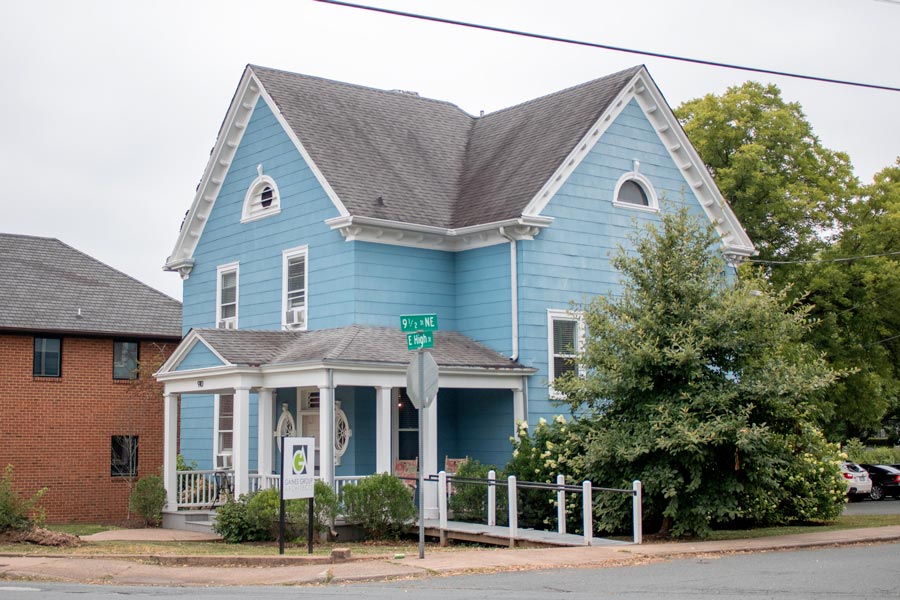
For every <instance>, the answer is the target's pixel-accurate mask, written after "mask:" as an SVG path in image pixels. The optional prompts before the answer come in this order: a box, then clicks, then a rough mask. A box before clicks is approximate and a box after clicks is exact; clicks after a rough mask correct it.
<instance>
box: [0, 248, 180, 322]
mask: <svg viewBox="0 0 900 600" xmlns="http://www.w3.org/2000/svg"><path fill="white" fill-rule="evenodd" d="M79 309H81V316H80V317H79V316H78V310H79ZM0 329H12V330H28V331H52V332H72V333H75V332H77V333H89V334H104V335H120V336H134V337H159V338H173V339H178V338H181V303H180V302H178V301H177V300H174V299H172V298H170V297H168V296H166V295H165V294H163V293H162V292H159V291H157V290H155V289H153V288H151V287H149V286H147V285H144V284H143V283H141V282H139V281H137V280H136V279H133V278H132V277H129V276H128V275H125V274H124V273H122V272H120V271H117V270H115V269H113V268H112V267H109V266H107V265H105V264H103V263H102V262H100V261H98V260H96V259H94V258H92V257H90V256H88V255H87V254H84V253H83V252H80V251H78V250H76V249H74V248H72V247H71V246H68V245H66V244H64V243H62V242H60V241H59V240H57V239H53V238H42V237H33V236H27V235H13V234H3V233H0Z"/></svg>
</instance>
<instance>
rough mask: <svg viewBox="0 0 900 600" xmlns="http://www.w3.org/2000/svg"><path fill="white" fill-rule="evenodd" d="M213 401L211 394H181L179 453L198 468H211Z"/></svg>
mask: <svg viewBox="0 0 900 600" xmlns="http://www.w3.org/2000/svg"><path fill="white" fill-rule="evenodd" d="M213 401H214V397H213V396H212V395H194V394H183V395H182V396H181V444H180V447H179V449H178V452H179V454H181V456H183V457H184V459H185V461H187V463H188V464H191V462H192V461H193V462H195V463H197V468H198V469H212V468H213V417H214V415H213Z"/></svg>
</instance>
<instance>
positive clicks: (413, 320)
mask: <svg viewBox="0 0 900 600" xmlns="http://www.w3.org/2000/svg"><path fill="white" fill-rule="evenodd" d="M437 328H438V322H437V315H435V314H431V315H400V331H402V332H404V333H410V332H413V331H434V330H435V329H437ZM430 347H431V346H426V348H430Z"/></svg>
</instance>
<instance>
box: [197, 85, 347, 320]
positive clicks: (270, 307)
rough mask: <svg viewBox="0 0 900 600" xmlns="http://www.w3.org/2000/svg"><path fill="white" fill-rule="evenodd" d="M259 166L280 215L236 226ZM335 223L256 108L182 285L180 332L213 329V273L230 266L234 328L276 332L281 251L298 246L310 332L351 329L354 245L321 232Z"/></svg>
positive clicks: (298, 161) (305, 172)
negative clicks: (234, 271)
mask: <svg viewBox="0 0 900 600" xmlns="http://www.w3.org/2000/svg"><path fill="white" fill-rule="evenodd" d="M259 164H262V166H263V173H264V174H266V175H268V176H270V177H272V178H273V179H274V180H275V182H276V184H277V186H278V191H279V196H280V203H281V213H280V214H278V215H275V216H272V217H266V218H263V219H259V220H256V221H252V222H250V223H241V211H242V209H243V204H244V196H245V195H246V193H247V189H248V188H249V187H250V185H251V183H252V182H253V180H254V179H256V177H257V171H256V167H257V165H259ZM336 216H338V212H337V209H336V208H335V207H334V205H333V204H332V202H331V200H330V199H329V198H328V197H327V195H326V193H325V191H324V190H323V189H322V187H321V186H320V185H319V183H318V181H317V180H316V179H315V176H314V175H313V173H312V171H311V170H310V169H309V167H308V166H307V164H306V163H305V161H304V160H303V159H302V157H301V156H300V154H299V152H297V149H296V147H295V146H294V144H293V143H292V142H291V140H290V139H289V138H288V136H287V135H286V134H285V133H284V130H283V129H282V128H281V125H280V124H279V123H278V121H277V120H276V119H275V116H274V115H273V114H272V112H271V111H270V110H269V109H268V107H267V106H266V105H265V102H264V101H262V100H260V101H259V102H258V103H257V106H256V108H255V109H254V112H253V116H252V117H251V119H250V122H249V123H248V125H247V131H246V133H245V134H244V137H243V139H242V140H241V143H240V146H239V147H238V149H237V151H236V153H235V156H234V160H233V161H232V164H231V167H230V168H229V170H228V174H227V175H226V177H225V180H224V182H223V183H222V189H221V190H220V192H219V195H218V197H217V198H216V202H215V205H214V207H213V210H212V212H211V214H210V217H209V221H208V222H207V224H206V227H205V228H204V230H203V235H202V236H201V238H200V241H199V243H198V244H197V248H196V250H195V251H194V260H195V265H194V269H193V271H192V272H191V276H190V277H189V278H188V279H187V280H186V281H185V282H184V307H183V325H184V330H185V332H187V331H188V330H189V329H191V328H197V327H215V325H216V323H215V315H216V305H215V302H216V267H217V266H218V265H223V264H227V263H232V262H238V263H239V265H240V272H239V280H238V326H239V327H240V328H241V329H279V328H280V327H281V298H282V251H283V250H286V249H290V248H295V247H298V246H307V247H308V248H309V255H308V258H307V260H308V271H309V281H308V284H307V285H308V291H309V299H308V306H309V309H308V310H309V312H308V319H309V327H310V328H314V329H322V328H327V327H338V326H343V325H350V324H351V323H352V322H353V312H354V310H353V308H354V307H353V301H354V297H355V295H354V289H353V285H352V282H353V274H354V259H353V248H354V245H353V244H348V243H346V242H344V240H343V238H342V237H341V235H340V234H339V233H338V232H336V231H332V230H331V229H330V228H329V227H328V226H326V225H325V224H324V221H325V219H329V218H332V217H336Z"/></svg>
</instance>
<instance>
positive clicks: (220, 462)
mask: <svg viewBox="0 0 900 600" xmlns="http://www.w3.org/2000/svg"><path fill="white" fill-rule="evenodd" d="M216 410H217V414H216V468H217V469H230V468H231V456H232V452H233V449H234V395H233V394H222V395H220V396H217V398H216Z"/></svg>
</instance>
